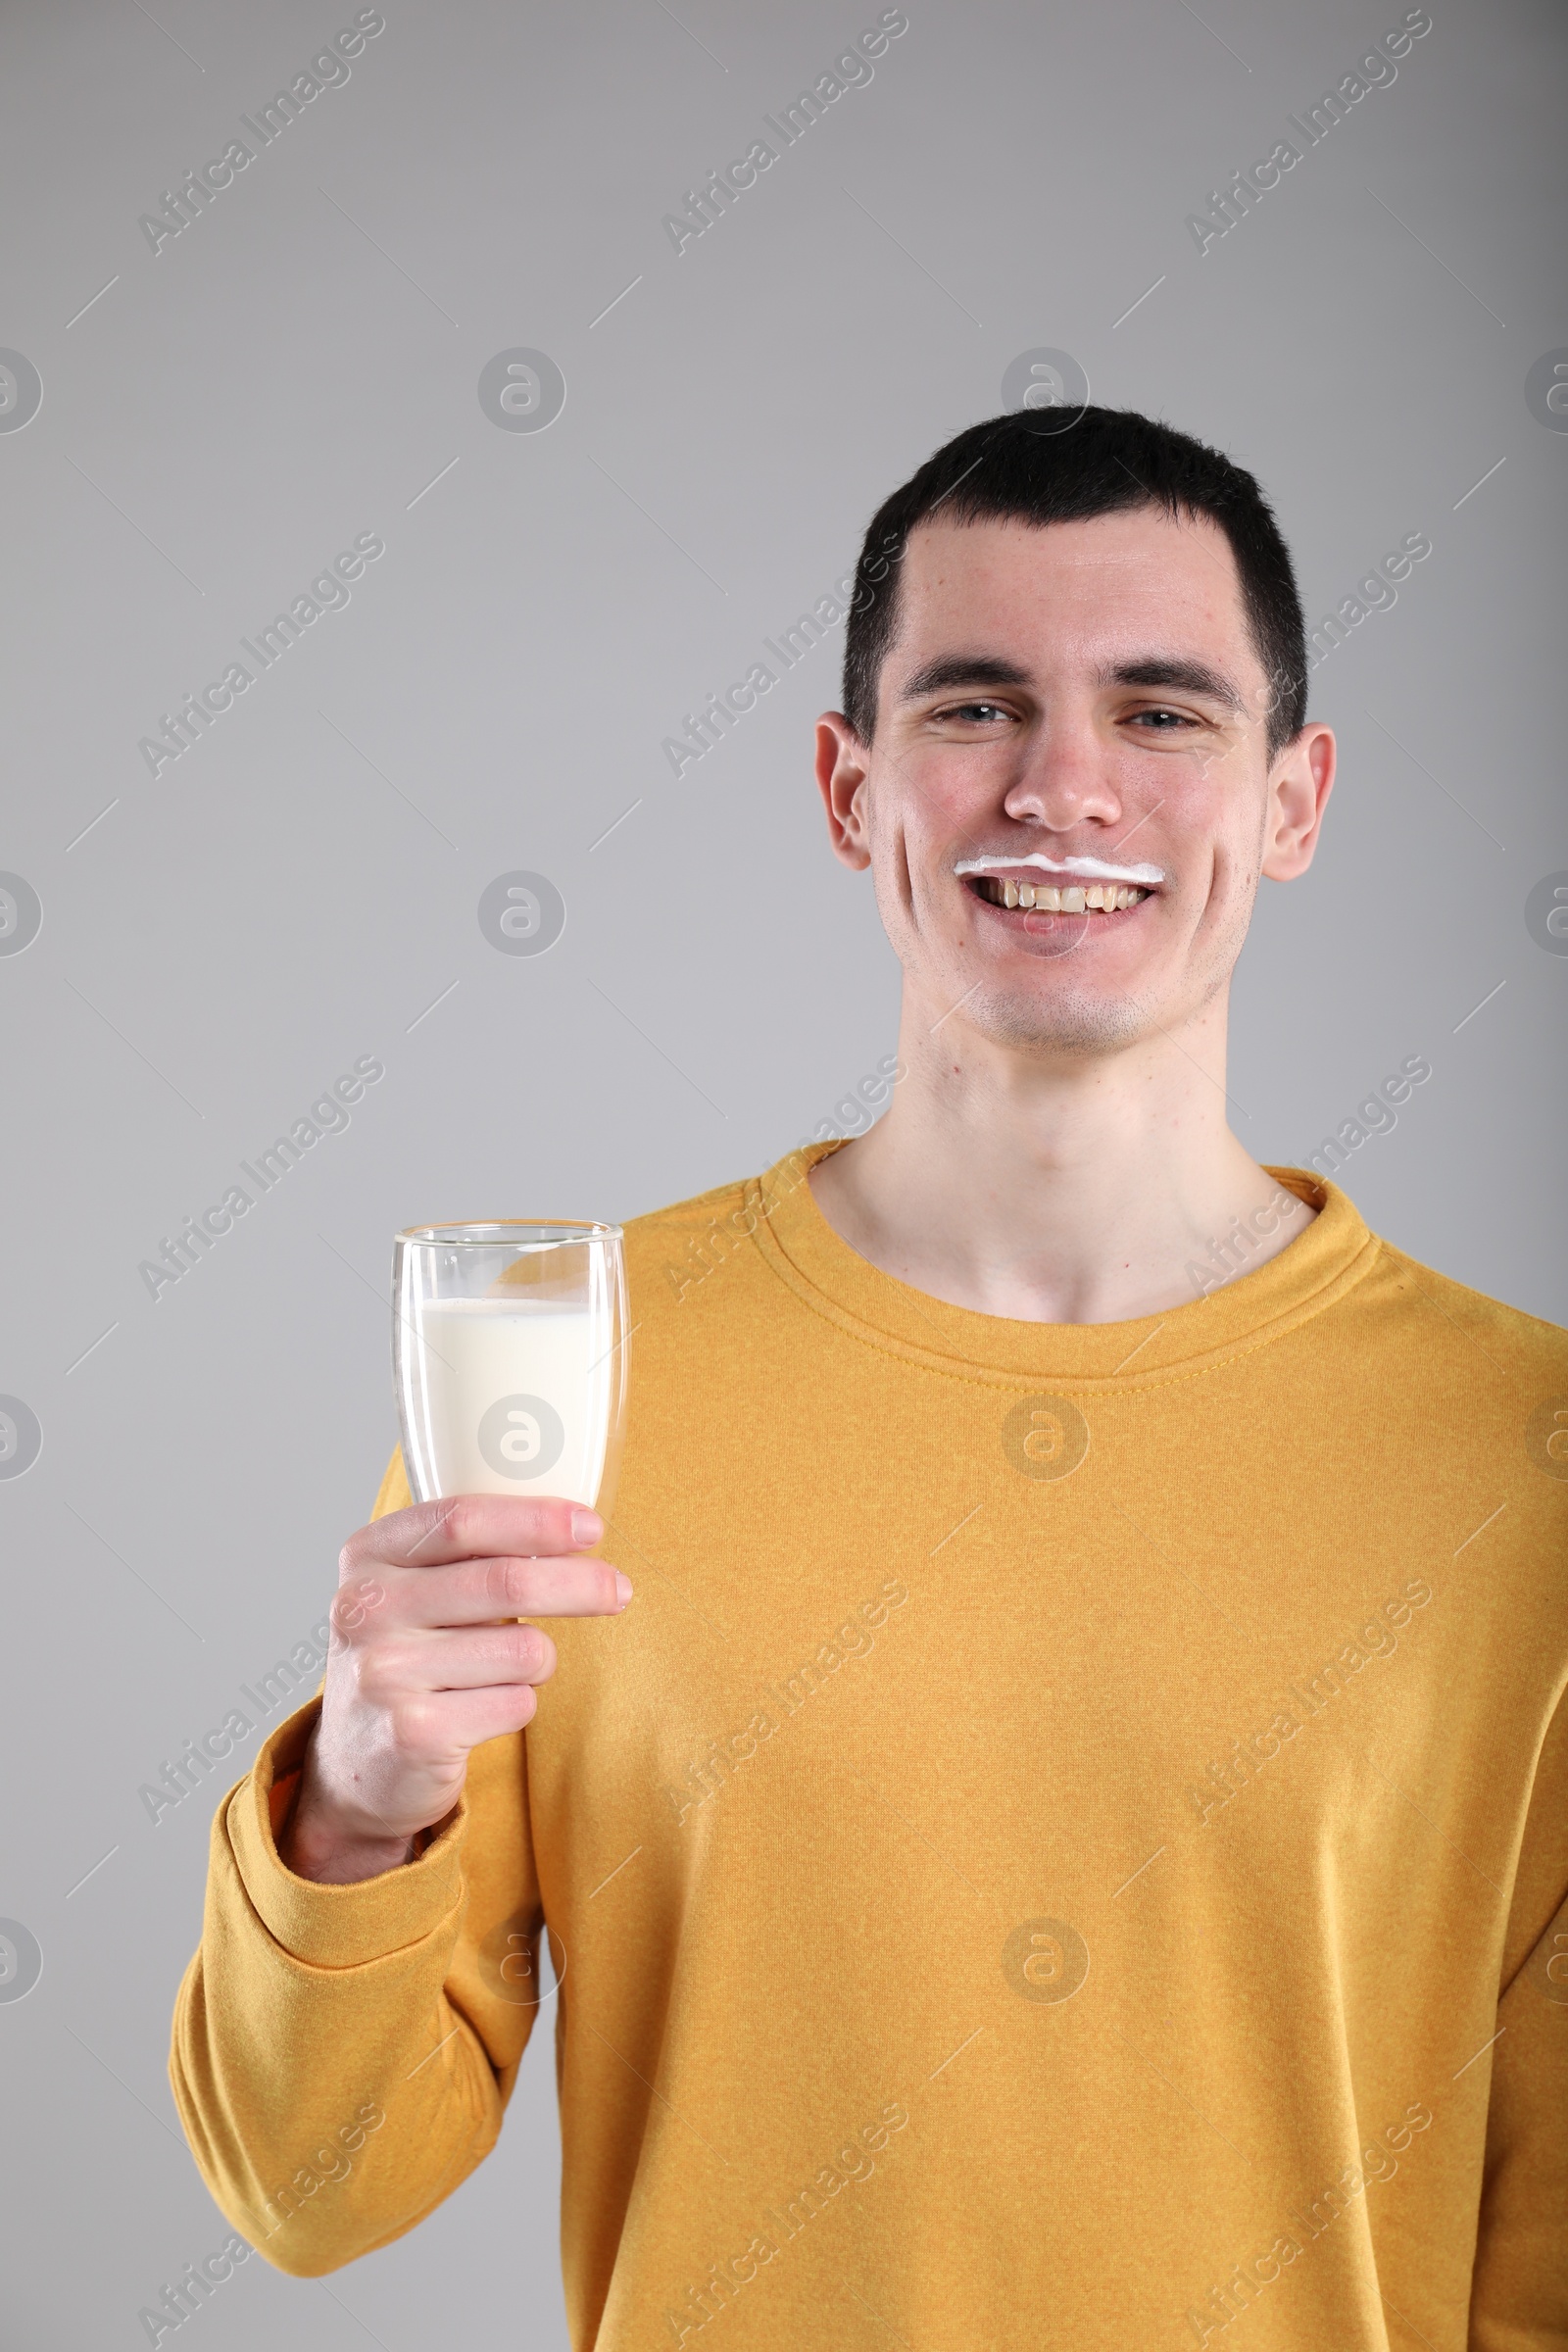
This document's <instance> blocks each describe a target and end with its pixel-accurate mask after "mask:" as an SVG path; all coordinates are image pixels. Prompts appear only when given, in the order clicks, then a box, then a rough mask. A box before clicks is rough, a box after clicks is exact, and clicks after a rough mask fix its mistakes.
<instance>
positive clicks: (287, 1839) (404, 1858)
mask: <svg viewBox="0 0 1568 2352" xmlns="http://www.w3.org/2000/svg"><path fill="white" fill-rule="evenodd" d="M277 1851H278V1858H279V1860H280V1861H281V1862H282V1863H283V1866H284V1868H285V1869H287V1870H291V1871H292V1872H293V1873H294V1876H295V1877H296V1878H297V1879H314V1880H316V1881H317V1883H318V1884H319V1885H320V1886H326V1887H342V1886H352V1885H355V1884H357V1883H358V1882H359V1881H360V1880H362V1879H378V1878H380V1876H381V1875H382V1873H383V1872H384V1871H388V1870H399V1869H401V1868H402V1866H403V1865H404V1864H405V1863H406V1862H412V1861H414V1860H415V1859H416V1857H417V1853H418V1839H417V1838H399V1837H396V1836H394V1837H390V1838H389V1837H382V1836H374V1837H369V1836H366V1835H364V1834H362V1833H359V1832H356V1831H353V1830H348V1829H344V1828H342V1827H340V1826H337V1825H335V1824H334V1823H332V1822H330V1821H323V1820H322V1819H321V1817H320V1816H319V1814H318V1813H316V1812H314V1811H306V1812H304V1813H303V1814H302V1813H301V1812H300V1810H299V1808H298V1807H296V1809H295V1813H294V1816H293V1818H292V1819H291V1820H290V1821H289V1822H288V1823H287V1824H286V1826H285V1828H284V1831H283V1835H282V1837H281V1838H279V1839H278V1841H277Z"/></svg>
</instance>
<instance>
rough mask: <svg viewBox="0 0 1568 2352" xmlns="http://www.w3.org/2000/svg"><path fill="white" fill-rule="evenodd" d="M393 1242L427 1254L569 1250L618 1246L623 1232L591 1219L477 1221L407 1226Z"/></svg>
mask: <svg viewBox="0 0 1568 2352" xmlns="http://www.w3.org/2000/svg"><path fill="white" fill-rule="evenodd" d="M392 1238H393V1240H394V1242H407V1243H412V1244H413V1245H414V1246H415V1247H416V1248H419V1249H426V1250H504V1249H507V1248H509V1247H510V1248H514V1249H524V1250H567V1249H571V1248H573V1247H574V1246H577V1245H580V1244H582V1243H584V1242H618V1241H620V1240H621V1239H622V1228H621V1227H620V1226H619V1225H605V1224H601V1223H600V1222H599V1221H598V1219H597V1218H591V1217H475V1218H469V1219H459V1220H457V1221H455V1222H454V1223H452V1224H449V1225H405V1226H404V1227H403V1229H402V1231H401V1232H399V1233H395V1234H394V1235H393V1237H392Z"/></svg>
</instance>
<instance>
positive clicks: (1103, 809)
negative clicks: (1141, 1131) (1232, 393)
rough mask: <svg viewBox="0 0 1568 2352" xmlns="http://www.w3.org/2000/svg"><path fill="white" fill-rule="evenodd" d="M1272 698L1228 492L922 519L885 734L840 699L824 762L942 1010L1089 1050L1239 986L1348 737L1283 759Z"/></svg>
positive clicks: (844, 824) (886, 904)
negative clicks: (1010, 514) (1270, 878)
mask: <svg viewBox="0 0 1568 2352" xmlns="http://www.w3.org/2000/svg"><path fill="white" fill-rule="evenodd" d="M1268 702H1269V697H1268V682H1267V679H1266V678H1265V675H1264V672H1263V669H1262V665H1261V663H1260V662H1259V660H1258V657H1257V653H1256V651H1255V649H1254V647H1253V645H1252V642H1251V638H1250V633H1249V630H1248V626H1247V621H1246V618H1245V615H1244V613H1243V610H1242V603H1241V594H1240V587H1239V583H1238V579H1237V574H1236V565H1235V560H1234V558H1233V557H1232V554H1231V551H1230V546H1229V543H1228V541H1227V540H1226V538H1225V536H1224V534H1223V532H1222V531H1220V530H1219V529H1218V527H1217V526H1216V525H1215V524H1213V523H1211V522H1209V521H1208V520H1207V519H1206V518H1204V519H1201V520H1191V519H1181V520H1173V519H1172V518H1171V517H1169V516H1168V515H1165V514H1164V513H1163V512H1162V511H1154V510H1145V509H1140V510H1135V511H1133V512H1131V513H1127V514H1121V515H1103V516H1098V517H1096V518H1095V519H1094V520H1093V521H1089V522H1072V523H1053V524H1049V525H1047V526H1045V527H1043V528H1040V527H1034V526H1031V525H1028V524H1024V523H1020V522H1012V521H1006V522H982V523H975V524H956V523H948V522H945V521H944V520H942V518H941V517H940V516H939V517H938V518H937V519H936V520H934V521H932V522H929V523H925V524H922V525H921V526H919V528H917V529H916V530H915V531H914V532H913V533H912V534H911V537H910V540H909V545H908V548H907V553H906V557H905V562H904V567H903V579H902V583H901V589H900V609H899V627H898V634H897V637H896V640H895V642H894V644H893V646H892V648H891V650H890V652H889V653H888V655H887V658H886V660H885V661H884V662H883V665H882V672H881V677H880V681H879V692H878V705H877V723H876V731H875V737H874V740H873V743H872V744H871V746H870V747H869V750H868V751H867V749H866V748H865V747H863V746H861V745H860V744H859V742H858V738H857V737H856V736H855V735H854V733H853V731H852V730H850V729H849V728H848V726H847V724H846V723H845V722H844V721H842V720H838V721H833V720H824V722H823V728H822V732H821V736H820V740H819V756H818V774H819V777H820V779H821V781H822V784H823V791H824V795H825V797H827V799H828V801H829V806H830V810H831V811H832V813H833V814H834V816H835V817H836V819H837V823H836V827H835V833H836V843H837V846H838V849H839V854H840V855H841V856H842V857H845V858H847V860H848V862H850V863H852V864H856V865H863V864H865V863H867V862H869V863H870V865H871V867H872V870H873V876H874V880H875V886H876V893H877V903H878V906H879V907H880V910H881V914H882V919H883V922H884V924H885V926H886V929H887V932H888V936H889V938H890V939H891V941H892V943H893V946H894V948H895V950H896V951H897V953H898V956H899V958H900V960H901V962H902V963H903V964H904V967H905V973H906V980H907V984H909V985H912V986H913V987H914V988H915V989H916V990H917V991H918V994H919V998H920V1002H921V1004H922V1005H924V1006H925V1007H926V1008H927V1009H928V1010H929V1011H930V1015H931V1018H932V1020H935V1019H936V1018H938V1017H939V1015H941V1014H945V1013H946V1012H947V1011H948V1010H949V1009H950V1008H956V1006H957V1005H958V1004H959V1003H960V1001H961V1002H962V1004H963V1017H964V1019H965V1020H966V1021H967V1022H968V1023H970V1024H972V1025H973V1026H975V1027H977V1028H979V1029H980V1030H982V1031H983V1032H985V1033H986V1034H988V1035H990V1036H992V1037H994V1038H995V1039H997V1040H998V1042H1000V1043H1005V1044H1009V1045H1012V1046H1015V1047H1022V1048H1025V1049H1036V1050H1039V1051H1043V1052H1045V1053H1046V1054H1074V1055H1077V1054H1093V1053H1096V1052H1103V1051H1106V1050H1113V1049H1115V1048H1116V1047H1118V1046H1121V1045H1125V1044H1130V1043H1131V1042H1132V1041H1133V1040H1135V1039H1137V1038H1139V1037H1143V1036H1147V1035H1149V1034H1150V1033H1151V1032H1152V1031H1153V1030H1161V1029H1162V1030H1166V1031H1168V1030H1169V1029H1170V1028H1172V1027H1173V1026H1174V1025H1176V1024H1177V1023H1179V1022H1181V1021H1182V1020H1184V1019H1186V1018H1188V1017H1190V1016H1192V1015H1193V1014H1195V1013H1196V1012H1197V1011H1198V1010H1199V1009H1200V1008H1201V1006H1202V1005H1204V1004H1205V1003H1207V1002H1208V1001H1209V1000H1210V999H1211V998H1213V997H1214V996H1215V995H1216V994H1218V993H1219V992H1220V991H1221V990H1223V988H1224V987H1225V984H1226V982H1227V980H1228V978H1229V975H1230V971H1231V967H1232V966H1233V964H1234V963H1235V961H1236V958H1237V956H1238V955H1239V953H1240V951H1241V946H1242V941H1243V938H1244V936H1245V934H1246V930H1247V924H1248V918H1249V915H1250V911H1251V905H1252V899H1253V896H1254V893H1255V891H1256V887H1257V879H1258V875H1259V872H1260V871H1266V872H1270V873H1277V874H1279V875H1280V876H1282V877H1284V876H1286V875H1288V874H1291V873H1296V872H1299V871H1300V870H1302V868H1303V867H1304V866H1305V864H1306V863H1307V862H1308V860H1309V859H1310V857H1311V853H1312V848H1313V846H1314V844H1315V837H1316V825H1317V818H1318V815H1319V813H1320V810H1321V805H1322V802H1323V800H1324V799H1326V797H1327V791H1328V786H1329V783H1330V782H1331V781H1332V773H1333V763H1332V738H1329V739H1328V746H1327V757H1326V759H1325V758H1324V757H1323V756H1321V755H1322V753H1323V748H1324V747H1323V746H1322V745H1321V743H1319V744H1318V746H1317V750H1316V751H1315V752H1314V750H1313V745H1312V743H1311V742H1309V741H1307V739H1305V738H1299V739H1298V746H1297V747H1292V748H1288V749H1287V750H1286V752H1284V753H1282V755H1281V757H1280V759H1279V760H1277V761H1276V762H1275V763H1274V766H1273V769H1272V771H1271V769H1270V764H1269V761H1268V758H1267V751H1266V721H1267V714H1268ZM1309 733H1310V737H1311V738H1313V739H1317V738H1321V737H1324V736H1326V733H1327V731H1326V730H1324V729H1316V728H1314V729H1312V730H1310V731H1309ZM1308 818H1309V820H1310V821H1307V820H1308ZM1009 885H1011V887H1010V888H1009ZM1020 891H1021V892H1022V893H1023V898H1022V899H1019V903H1017V904H1015V905H1012V906H1008V905H1007V904H1006V903H1005V902H1006V900H1008V899H1009V898H1013V899H1017V898H1018V894H1019V892H1020ZM1052 893H1055V894H1056V896H1055V897H1054V899H1053V898H1052V897H1051V896H1050V895H1049V894H1052ZM1030 894H1033V895H1034V896H1035V897H1036V900H1037V904H1036V906H1035V907H1034V908H1033V909H1031V908H1030V907H1028V906H1027V904H1026V903H1024V901H1025V900H1026V899H1027V897H1028V896H1029V895H1030ZM999 901H1001V902H1003V903H1001V904H999V903H998V902H999Z"/></svg>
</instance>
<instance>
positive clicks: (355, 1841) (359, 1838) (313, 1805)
mask: <svg viewBox="0 0 1568 2352" xmlns="http://www.w3.org/2000/svg"><path fill="white" fill-rule="evenodd" d="M319 1731H320V1723H319V1720H318V1722H317V1723H316V1724H314V1725H313V1726H312V1730H311V1737H310V1741H309V1744H308V1745H307V1747H306V1750H305V1755H304V1757H303V1759H302V1762H301V1766H300V1775H299V1779H298V1781H297V1782H296V1783H295V1788H294V1798H293V1802H292V1803H291V1804H290V1806H289V1809H288V1812H287V1814H286V1816H285V1817H284V1819H283V1821H282V1822H281V1823H280V1824H279V1825H278V1829H277V1838H276V1843H277V1853H278V1859H279V1860H280V1861H281V1862H282V1864H283V1866H284V1868H285V1869H287V1870H291V1871H292V1872H293V1873H294V1875H295V1877H296V1878H299V1879H315V1880H316V1881H317V1882H318V1883H319V1885H322V1886H349V1885H353V1884H355V1883H356V1882H358V1881H359V1880H361V1879H377V1878H379V1877H380V1876H381V1875H382V1873H383V1872H384V1871H388V1870H399V1869H401V1868H402V1866H403V1865H404V1863H406V1862H412V1861H414V1860H415V1859H416V1857H417V1855H418V1854H419V1853H420V1852H421V1851H422V1842H421V1840H420V1838H419V1836H418V1833H417V1832H416V1833H415V1834H414V1836H413V1837H410V1836H407V1835H405V1834H401V1833H399V1832H398V1831H396V1830H392V1829H389V1828H388V1826H387V1825H386V1824H385V1823H384V1822H378V1821H377V1820H376V1819H375V1818H374V1817H373V1816H370V1817H367V1816H365V1815H363V1814H356V1815H354V1816H353V1817H352V1818H347V1817H345V1816H344V1814H343V1813H342V1812H341V1811H340V1810H339V1809H338V1808H337V1807H336V1806H334V1805H333V1804H332V1802H331V1800H330V1799H329V1798H327V1797H324V1796H323V1794H322V1791H321V1789H320V1788H319V1783H318V1781H317V1772H316V1741H317V1738H318V1735H319Z"/></svg>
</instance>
